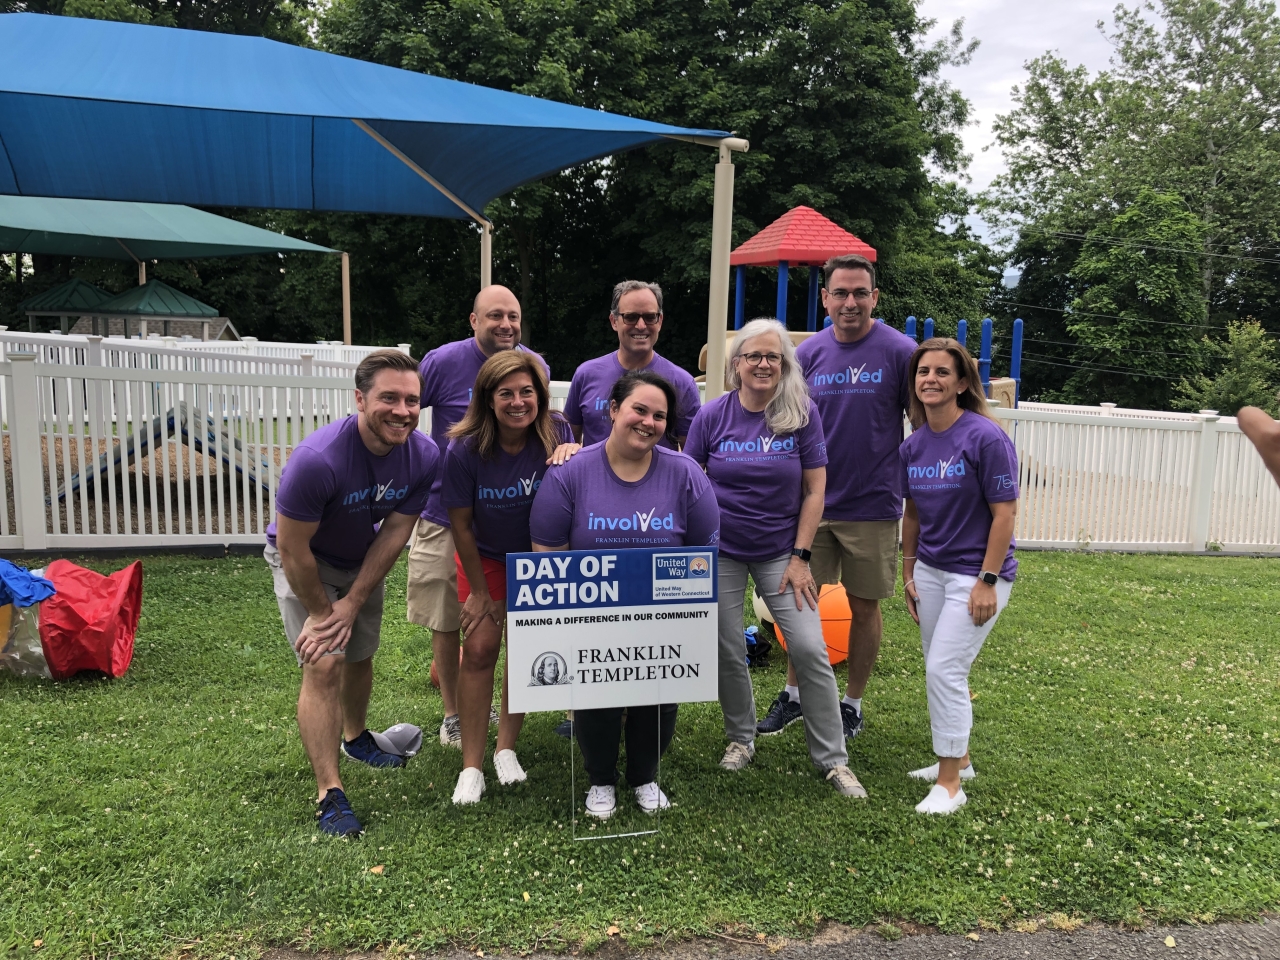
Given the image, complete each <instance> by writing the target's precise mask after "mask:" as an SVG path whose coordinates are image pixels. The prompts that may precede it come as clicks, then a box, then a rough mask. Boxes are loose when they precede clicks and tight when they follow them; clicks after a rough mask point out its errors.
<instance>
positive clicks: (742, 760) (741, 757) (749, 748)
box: [720, 741, 756, 770]
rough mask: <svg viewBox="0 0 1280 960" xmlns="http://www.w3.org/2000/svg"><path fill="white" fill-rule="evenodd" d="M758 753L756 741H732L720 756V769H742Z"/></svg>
mask: <svg viewBox="0 0 1280 960" xmlns="http://www.w3.org/2000/svg"><path fill="white" fill-rule="evenodd" d="M755 755H756V745H755V744H754V743H738V742H737V741H732V742H730V744H729V746H727V747H726V748H725V751H724V756H723V757H721V758H720V769H722V770H741V769H742V768H743V767H745V766H746V765H747V764H748V763H750V762H751V760H752V758H754V757H755Z"/></svg>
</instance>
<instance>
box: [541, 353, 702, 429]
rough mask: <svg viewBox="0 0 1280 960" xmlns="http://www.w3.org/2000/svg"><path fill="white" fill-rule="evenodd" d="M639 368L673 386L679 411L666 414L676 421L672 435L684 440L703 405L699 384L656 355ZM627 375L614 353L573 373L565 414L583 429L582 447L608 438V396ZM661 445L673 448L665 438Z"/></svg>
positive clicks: (567, 418)
mask: <svg viewBox="0 0 1280 960" xmlns="http://www.w3.org/2000/svg"><path fill="white" fill-rule="evenodd" d="M641 369H643V370H648V371H649V372H650V373H656V374H657V375H658V376H660V377H662V378H663V379H665V380H666V381H667V382H668V383H670V384H671V386H673V387H675V390H676V404H677V407H678V409H677V410H674V411H668V413H667V415H668V416H669V417H674V418H675V435H676V436H677V437H687V436H688V435H689V426H690V424H692V423H693V416H694V414H696V413H697V412H698V407H700V406H701V405H702V399H701V398H700V397H699V395H698V384H697V383H696V382H695V381H694V379H693V377H691V376H689V374H688V373H687V372H685V371H684V370H682V369H680V368H679V367H677V366H676V365H675V364H674V363H672V362H671V361H670V360H668V359H666V358H665V357H660V356H658V354H657V353H655V354H654V355H653V362H652V363H650V364H649V365H648V366H647V367H642V368H641ZM629 372H630V371H628V370H627V369H626V368H625V367H623V365H622V364H620V363H619V362H618V353H617V351H616V350H615V351H614V352H613V353H607V354H605V355H604V356H603V357H596V358H595V359H594V360H588V361H587V362H586V363H584V364H582V365H581V366H580V367H578V369H577V370H575V371H574V372H573V381H572V382H571V383H570V384H569V396H568V397H567V398H566V399H565V402H564V415H565V419H566V420H568V421H569V422H570V423H572V424H573V425H574V426H575V427H581V428H582V442H583V444H584V445H585V444H592V443H599V442H600V441H601V440H605V439H608V436H609V431H610V430H612V429H613V421H611V420H610V419H609V393H610V392H611V391H612V390H613V385H614V384H615V383H617V382H618V378H619V377H621V376H622V375H623V374H625V373H629ZM660 443H661V444H662V445H663V446H664V447H671V446H673V444H672V442H671V440H670V439H669V438H668V437H665V436H664V437H663V438H662V440H661V441H660Z"/></svg>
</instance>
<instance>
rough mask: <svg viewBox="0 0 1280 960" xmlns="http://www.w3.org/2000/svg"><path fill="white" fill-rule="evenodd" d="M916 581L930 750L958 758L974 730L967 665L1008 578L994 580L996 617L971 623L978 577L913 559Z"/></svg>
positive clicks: (1008, 589)
mask: <svg viewBox="0 0 1280 960" xmlns="http://www.w3.org/2000/svg"><path fill="white" fill-rule="evenodd" d="M915 580H916V591H917V592H918V593H919V595H920V602H919V604H918V605H917V607H916V610H917V612H918V613H919V614H920V645H921V646H922V647H923V648H924V676H925V685H926V688H927V690H928V694H929V724H930V726H931V727H932V728H933V752H934V754H935V755H937V756H939V757H955V758H959V757H963V756H964V755H965V754H966V753H968V752H969V731H970V730H972V729H973V705H972V704H971V703H970V702H969V670H970V668H971V667H972V666H973V661H974V660H976V659H978V651H980V650H981V649H982V644H983V642H984V641H985V640H986V639H987V634H989V633H990V632H991V628H992V627H994V626H995V625H996V620H998V619H999V618H1000V611H1002V610H1003V609H1004V608H1005V606H1006V605H1007V604H1008V603H1009V594H1010V593H1012V592H1013V581H1011V580H997V581H996V586H995V591H996V613H995V616H993V617H992V618H991V619H990V620H988V621H987V622H986V623H984V624H983V625H982V626H980V627H976V626H974V624H973V617H971V616H970V615H969V594H970V592H971V591H972V590H973V585H974V584H975V583H977V582H978V578H977V577H971V576H968V575H967V574H963V573H947V572H946V571H944V570H935V569H934V568H933V567H931V566H929V565H928V564H925V563H921V562H919V561H917V562H916V568H915Z"/></svg>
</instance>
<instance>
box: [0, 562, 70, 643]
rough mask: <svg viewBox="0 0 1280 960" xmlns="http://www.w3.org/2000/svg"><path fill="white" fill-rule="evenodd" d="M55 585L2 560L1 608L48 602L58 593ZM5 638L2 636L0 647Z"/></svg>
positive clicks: (0, 575)
mask: <svg viewBox="0 0 1280 960" xmlns="http://www.w3.org/2000/svg"><path fill="white" fill-rule="evenodd" d="M56 592H57V591H55V590H54V589H53V584H52V583H50V582H49V581H48V580H46V579H45V578H44V577H37V576H36V575H35V574H33V573H31V572H29V571H28V570H27V568H26V567H19V566H18V565H17V564H13V563H10V562H9V561H8V560H2V559H0V607H2V606H4V605H5V604H8V603H12V604H13V605H14V606H15V607H31V606H34V605H35V604H37V603H39V602H40V601H42V600H48V599H49V598H50V597H52V596H53V595H54V593H56ZM4 641H5V638H4V637H3V636H0V647H3V646H4Z"/></svg>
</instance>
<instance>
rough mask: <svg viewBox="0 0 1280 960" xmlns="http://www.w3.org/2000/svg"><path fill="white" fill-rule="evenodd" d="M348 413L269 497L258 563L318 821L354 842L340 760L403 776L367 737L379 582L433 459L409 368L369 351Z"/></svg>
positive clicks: (299, 452)
mask: <svg viewBox="0 0 1280 960" xmlns="http://www.w3.org/2000/svg"><path fill="white" fill-rule="evenodd" d="M355 380H356V398H355V399H356V410H357V412H356V413H354V414H352V415H351V416H349V417H346V418H344V419H342V420H336V421H334V422H333V423H330V424H329V425H327V426H324V427H321V428H320V429H319V430H317V431H315V432H314V433H312V434H311V435H310V436H309V437H307V438H306V439H305V440H303V441H302V442H301V443H300V444H298V445H297V446H296V447H295V448H294V450H293V454H292V455H291V456H290V457H289V461H288V463H287V465H286V466H285V468H284V473H283V475H282V476H281V478H280V487H279V489H278V490H277V491H276V519H275V522H274V523H272V524H271V525H270V526H269V527H267V548H266V550H264V551H263V556H264V557H265V558H266V561H267V564H268V565H269V566H270V567H271V573H272V577H273V579H274V581H275V594H276V602H277V604H278V605H279V607H280V616H281V619H283V621H284V629H285V634H286V635H287V636H288V638H289V642H290V643H291V644H292V645H293V649H294V653H295V655H296V656H297V660H298V666H300V667H301V668H302V688H301V690H300V691H299V694H298V730H299V732H300V733H301V735H302V745H303V747H304V749H305V750H306V751H307V757H308V758H309V759H310V761H311V769H312V771H313V772H314V773H315V777H316V788H317V803H318V804H319V811H318V813H317V818H318V822H319V827H320V829H321V830H322V831H323V832H324V833H327V834H330V835H332V836H340V837H346V836H352V835H355V834H359V833H360V832H361V831H362V829H363V828H362V827H361V826H360V821H359V820H357V819H356V816H355V814H354V813H353V812H352V810H351V806H350V804H349V803H348V802H347V797H346V794H345V792H344V791H343V786H342V778H341V777H340V776H339V775H338V755H339V750H341V753H342V754H343V755H344V756H347V757H349V758H350V759H352V760H358V761H360V762H361V763H366V764H368V765H370V766H372V767H399V766H403V765H404V762H405V758H404V757H402V756H399V755H397V754H394V753H388V752H386V751H384V750H383V749H382V747H381V746H380V745H379V744H378V742H377V741H376V740H375V738H374V736H373V734H371V733H370V732H369V730H368V729H367V727H366V726H365V715H366V713H367V711H368V708H369V696H370V694H371V693H372V690H373V655H374V653H375V652H377V649H378V644H379V639H380V633H381V629H382V595H383V580H384V578H385V577H386V575H387V571H389V570H390V569H391V568H392V566H394V565H395V562H396V560H397V558H398V557H399V556H400V551H401V550H403V549H404V545H405V543H407V542H408V540H409V535H410V533H411V532H412V530H413V526H414V524H415V523H416V522H417V519H418V514H419V513H420V512H421V511H422V508H423V505H424V504H425V503H426V502H427V495H428V494H429V493H430V492H431V486H432V484H433V483H434V482H435V479H436V474H437V472H438V468H439V465H440V451H439V450H438V449H437V447H436V445H435V443H434V442H433V441H432V440H431V438H430V437H428V436H426V435H425V434H423V433H421V432H419V430H418V412H419V402H420V397H421V381H420V380H419V378H418V366H417V363H416V362H415V361H414V359H413V358H412V357H410V356H408V355H407V354H403V353H400V352H399V351H396V350H376V351H374V352H373V353H371V354H369V355H368V356H367V357H365V358H364V359H363V360H362V361H360V365H359V366H358V367H357V368H356V377H355Z"/></svg>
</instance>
